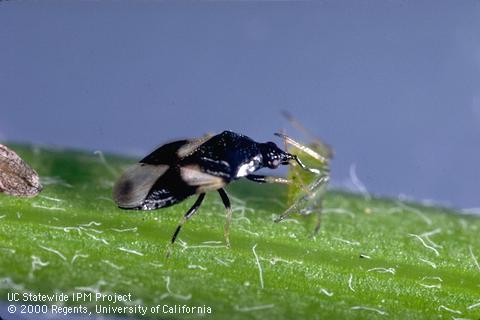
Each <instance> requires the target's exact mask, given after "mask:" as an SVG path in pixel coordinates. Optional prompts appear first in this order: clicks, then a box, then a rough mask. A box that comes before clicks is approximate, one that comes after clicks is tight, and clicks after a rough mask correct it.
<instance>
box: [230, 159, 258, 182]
mask: <svg viewBox="0 0 480 320" xmlns="http://www.w3.org/2000/svg"><path fill="white" fill-rule="evenodd" d="M261 161H262V159H261V157H260V156H256V157H254V158H253V159H252V160H251V161H249V162H247V163H244V164H242V165H241V166H240V168H238V171H237V174H236V177H237V178H240V177H245V176H247V175H249V174H250V173H252V172H254V171H255V170H257V168H258V164H259V163H260V162H261Z"/></svg>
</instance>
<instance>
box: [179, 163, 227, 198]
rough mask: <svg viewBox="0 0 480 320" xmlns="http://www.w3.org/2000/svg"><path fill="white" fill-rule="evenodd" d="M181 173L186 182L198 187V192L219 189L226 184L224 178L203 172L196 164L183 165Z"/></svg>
mask: <svg viewBox="0 0 480 320" xmlns="http://www.w3.org/2000/svg"><path fill="white" fill-rule="evenodd" d="M180 175H181V177H182V179H183V181H184V182H185V183H186V184H188V185H190V186H192V187H197V191H196V192H197V193H203V192H207V191H212V190H218V189H220V188H223V187H224V186H225V181H224V180H223V179H222V178H220V177H217V176H213V175H211V174H208V173H205V172H202V171H201V170H200V167H199V166H196V165H190V166H185V167H181V168H180Z"/></svg>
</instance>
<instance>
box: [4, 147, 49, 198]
mask: <svg viewBox="0 0 480 320" xmlns="http://www.w3.org/2000/svg"><path fill="white" fill-rule="evenodd" d="M40 191H42V185H41V184H40V179H39V178H38V175H37V173H36V172H35V170H33V169H32V168H31V167H30V166H29V165H28V164H27V163H25V161H23V160H22V159H21V158H20V157H19V156H18V155H17V154H16V153H15V152H14V151H12V150H10V149H9V148H7V147H6V146H4V145H2V144H0V192H4V193H6V194H9V195H12V196H22V197H33V196H36V195H37V194H38V193H39V192H40Z"/></svg>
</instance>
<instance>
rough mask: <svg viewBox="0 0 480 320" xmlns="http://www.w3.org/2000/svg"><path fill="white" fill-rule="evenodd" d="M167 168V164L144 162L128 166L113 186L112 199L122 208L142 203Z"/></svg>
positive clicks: (134, 206)
mask: <svg viewBox="0 0 480 320" xmlns="http://www.w3.org/2000/svg"><path fill="white" fill-rule="evenodd" d="M167 170H168V166H167V165H151V164H146V163H138V164H136V165H134V166H132V167H130V168H129V169H128V170H127V171H125V173H124V174H123V175H122V176H121V177H120V179H118V181H117V183H116V184H115V186H114V187H113V200H115V203H116V204H117V205H118V206H119V207H122V208H136V207H138V206H140V205H142V203H143V202H144V201H145V198H146V197H147V195H148V192H149V191H150V189H151V188H152V186H153V185H154V184H155V182H156V181H157V180H158V178H160V177H161V176H162V175H163V174H164V173H165V172H166V171H167Z"/></svg>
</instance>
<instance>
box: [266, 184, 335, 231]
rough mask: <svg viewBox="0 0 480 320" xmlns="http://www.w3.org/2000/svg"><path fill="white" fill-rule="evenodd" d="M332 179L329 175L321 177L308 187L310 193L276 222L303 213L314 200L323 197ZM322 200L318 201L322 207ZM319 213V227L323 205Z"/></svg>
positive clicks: (296, 202)
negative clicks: (296, 213)
mask: <svg viewBox="0 0 480 320" xmlns="http://www.w3.org/2000/svg"><path fill="white" fill-rule="evenodd" d="M329 180H330V177H329V176H328V175H320V176H319V178H318V179H316V180H315V181H314V182H313V183H312V184H310V185H308V191H309V192H308V193H307V194H306V195H304V196H303V197H301V198H299V199H298V200H297V201H295V202H294V203H293V204H292V205H291V206H290V207H289V208H288V209H287V210H285V212H284V213H282V214H281V215H280V216H279V217H278V218H277V219H275V222H280V221H282V220H284V219H285V218H287V217H288V216H289V215H290V214H292V213H293V212H299V213H300V212H301V209H300V208H305V207H306V206H307V205H308V203H309V202H311V200H312V199H315V198H316V197H317V196H320V197H321V196H322V195H323V193H324V192H325V187H326V185H327V184H328V181H329ZM320 203H321V199H320V200H318V205H320ZM319 209H320V210H319V212H318V221H317V226H319V224H320V215H321V205H320V208H319Z"/></svg>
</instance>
